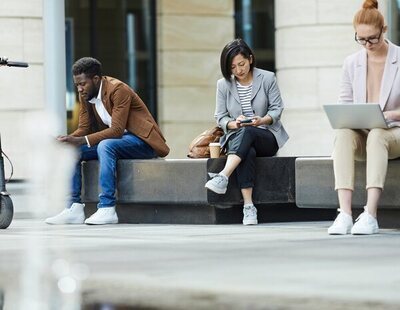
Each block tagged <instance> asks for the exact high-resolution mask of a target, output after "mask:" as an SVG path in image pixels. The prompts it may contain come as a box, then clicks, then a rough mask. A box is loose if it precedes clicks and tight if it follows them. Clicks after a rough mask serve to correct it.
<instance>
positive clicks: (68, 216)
mask: <svg viewBox="0 0 400 310" xmlns="http://www.w3.org/2000/svg"><path fill="white" fill-rule="evenodd" d="M84 207H85V204H84V203H76V202H75V203H73V204H72V205H71V207H70V208H66V209H64V210H63V211H62V212H61V213H59V214H57V215H55V216H52V217H48V218H47V219H45V220H44V221H45V223H47V224H53V225H63V224H83V222H84V221H85V212H84V211H83V208H84Z"/></svg>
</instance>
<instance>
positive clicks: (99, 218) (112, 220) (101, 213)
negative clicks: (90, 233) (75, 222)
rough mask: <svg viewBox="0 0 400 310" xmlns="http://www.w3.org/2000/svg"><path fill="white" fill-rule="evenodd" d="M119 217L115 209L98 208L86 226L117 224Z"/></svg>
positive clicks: (87, 220) (86, 222)
mask: <svg viewBox="0 0 400 310" xmlns="http://www.w3.org/2000/svg"><path fill="white" fill-rule="evenodd" d="M117 223H118V216H117V212H115V207H106V208H98V209H97V211H96V212H95V213H93V214H92V216H91V217H89V218H88V219H86V221H85V224H89V225H104V224H117Z"/></svg>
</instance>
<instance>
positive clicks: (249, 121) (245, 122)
mask: <svg viewBox="0 0 400 310" xmlns="http://www.w3.org/2000/svg"><path fill="white" fill-rule="evenodd" d="M251 122H253V119H252V118H245V119H242V120H240V123H241V124H249V123H251Z"/></svg>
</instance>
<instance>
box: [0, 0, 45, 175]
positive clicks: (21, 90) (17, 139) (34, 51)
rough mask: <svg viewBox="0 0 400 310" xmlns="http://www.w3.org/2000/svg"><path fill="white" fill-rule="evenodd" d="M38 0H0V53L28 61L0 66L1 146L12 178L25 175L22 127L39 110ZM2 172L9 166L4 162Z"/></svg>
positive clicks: (40, 22)
mask: <svg viewBox="0 0 400 310" xmlns="http://www.w3.org/2000/svg"><path fill="white" fill-rule="evenodd" d="M42 16H43V5H42V0H29V1H26V0H1V1H0V38H1V49H0V53H1V56H6V57H8V58H9V59H10V60H20V61H26V62H28V63H29V65H30V67H29V68H27V69H21V68H10V67H1V68H0V133H1V139H2V147H3V150H4V151H5V153H6V154H7V155H8V156H9V157H10V158H11V159H12V161H13V164H14V178H17V179H18V178H27V177H29V176H28V175H27V165H29V164H34V163H32V162H30V161H29V150H27V149H25V148H24V146H26V145H27V144H28V143H27V140H26V139H27V138H26V135H25V133H24V131H23V130H21V128H22V127H24V124H25V123H26V122H27V120H28V119H29V117H30V115H32V114H31V113H32V112H34V111H40V110H43V109H44V107H45V105H44V73H43V72H44V69H43V67H44V66H43V20H42ZM6 174H7V176H8V174H9V167H8V165H6Z"/></svg>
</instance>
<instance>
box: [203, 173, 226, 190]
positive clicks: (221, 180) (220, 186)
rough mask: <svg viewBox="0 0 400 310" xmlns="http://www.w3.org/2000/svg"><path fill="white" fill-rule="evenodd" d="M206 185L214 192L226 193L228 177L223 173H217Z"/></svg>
mask: <svg viewBox="0 0 400 310" xmlns="http://www.w3.org/2000/svg"><path fill="white" fill-rule="evenodd" d="M204 187H205V188H208V189H209V190H211V191H213V192H214V193H217V194H225V193H226V190H227V188H228V178H227V177H226V176H224V175H222V174H217V175H215V176H214V177H213V178H212V179H211V180H209V181H208V182H207V183H206V185H205V186H204Z"/></svg>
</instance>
